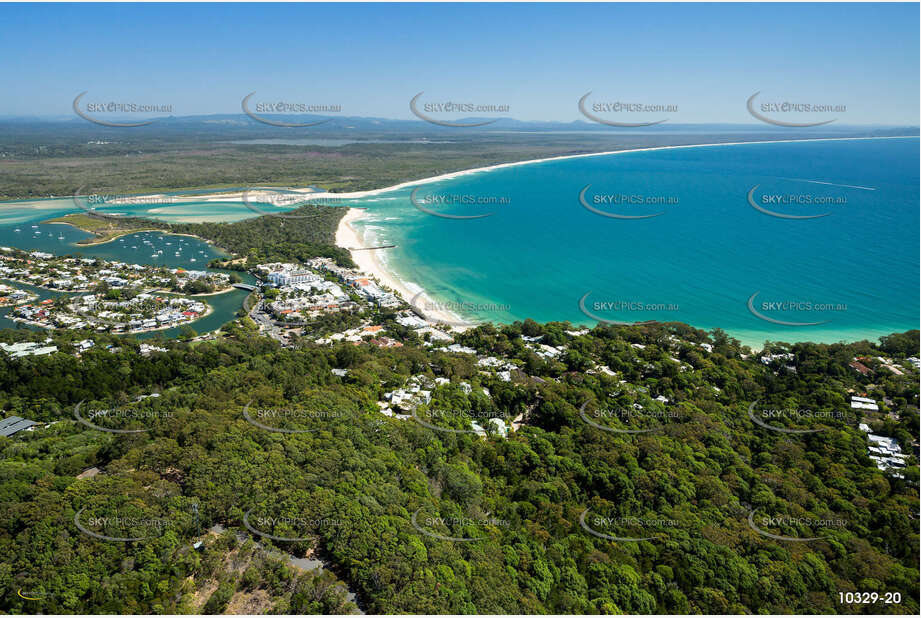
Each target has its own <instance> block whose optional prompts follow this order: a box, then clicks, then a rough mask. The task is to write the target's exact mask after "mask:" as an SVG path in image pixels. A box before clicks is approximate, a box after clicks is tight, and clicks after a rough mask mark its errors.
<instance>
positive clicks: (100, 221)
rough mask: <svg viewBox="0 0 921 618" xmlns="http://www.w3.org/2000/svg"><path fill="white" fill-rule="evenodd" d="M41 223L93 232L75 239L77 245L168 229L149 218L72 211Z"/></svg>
mask: <svg viewBox="0 0 921 618" xmlns="http://www.w3.org/2000/svg"><path fill="white" fill-rule="evenodd" d="M41 223H56V224H66V225H72V226H73V227H75V228H77V229H79V230H83V231H84V232H89V233H90V234H93V236H92V237H90V238H84V239H82V240H79V241H77V244H78V245H84V246H89V245H101V244H104V243H107V242H111V241H113V240H115V239H116V238H119V237H120V236H126V235H128V234H136V233H138V232H161V231H164V230H166V229H168V227H169V226H168V225H167V224H162V225H158V222H156V221H153V220H150V219H139V218H136V217H125V218H119V217H115V216H113V215H105V216H102V215H92V214H89V213H73V214H69V215H64V216H62V217H55V218H53V219H47V220H45V221H42V222H41Z"/></svg>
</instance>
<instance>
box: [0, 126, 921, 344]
mask: <svg viewBox="0 0 921 618" xmlns="http://www.w3.org/2000/svg"><path fill="white" fill-rule="evenodd" d="M918 147H919V143H918V138H902V139H872V140H838V141H815V142H799V143H773V144H768V143H765V144H743V145H721V146H706V147H694V148H678V149H664V150H654V151H645V152H642V151H640V152H628V153H621V154H615V155H606V156H598V157H585V158H578V159H565V160H558V161H548V162H543V163H535V164H529V165H522V166H517V167H510V168H504V169H498V170H493V171H488V172H478V173H473V174H469V175H465V176H461V177H458V178H454V179H450V180H444V181H439V182H434V183H429V184H424V185H419V186H418V187H416V188H415V189H416V193H415V197H414V198H413V199H414V200H415V205H414V203H413V200H412V199H411V195H412V192H413V190H414V188H413V187H408V188H402V189H398V190H394V191H388V192H384V193H381V194H378V195H376V196H373V197H368V198H364V199H361V200H348V201H347V202H346V201H344V202H345V203H344V204H343V205H348V206H358V207H363V208H367V209H368V211H367V216H366V217H365V218H364V219H362V220H361V221H360V222H359V223H358V224H357V227H358V228H359V230H360V231H361V232H362V233H363V234H364V235H365V238H366V240H367V241H368V242H373V243H375V244H396V245H398V247H397V248H396V249H388V250H382V251H381V252H380V255H381V257H382V258H383V259H384V261H385V262H386V264H387V267H388V268H390V269H391V270H393V271H394V272H395V273H396V274H397V275H398V276H399V277H400V278H401V279H403V280H404V281H407V282H411V283H414V284H417V285H419V286H422V287H423V288H425V289H426V291H427V292H428V293H429V294H430V295H431V296H433V297H435V298H436V299H437V300H438V301H440V302H443V303H446V304H448V305H449V308H454V309H459V311H458V312H459V313H461V314H462V315H463V316H464V317H465V318H469V319H477V320H493V321H497V322H510V321H513V320H517V319H524V318H527V317H530V318H533V319H535V320H538V321H549V320H569V321H571V322H572V323H573V324H583V325H586V326H592V325H594V324H596V323H597V319H603V320H610V321H616V322H638V321H643V320H660V321H681V322H686V323H688V324H690V325H692V326H695V327H697V328H703V329H711V328H716V327H719V328H722V329H724V330H726V331H728V332H729V333H730V334H731V335H733V336H735V337H737V338H739V339H741V340H742V341H743V342H744V343H747V344H750V345H757V346H760V344H761V343H763V342H764V340H766V339H770V340H782V341H791V342H792V341H807V340H811V341H821V342H834V341H840V340H845V341H851V340H858V339H863V338H870V339H875V338H877V337H879V336H880V335H885V334H889V333H892V332H896V331H903V330H907V329H910V328H917V327H918V322H919V301H918V290H919V274H918V273H919V259H918V244H919V233H918V229H919V205H918V195H919V174H918V168H919V156H918ZM583 191H584V193H583ZM580 193H581V194H582V198H583V200H582V201H580ZM439 200H447V202H453V203H446V202H445V201H439ZM750 200H751V202H754V204H755V206H757V207H759V208H761V209H762V210H758V209H756V207H754V206H753V205H752V203H751V202H750ZM583 201H584V202H585V205H584V204H583ZM819 201H824V202H825V203H822V204H818V203H816V202H819ZM471 202H473V203H471ZM612 202H613V203H612ZM810 202H811V203H810ZM586 205H587V206H588V207H591V208H592V209H594V210H595V211H596V212H593V211H592V210H589V208H587V207H586ZM417 206H418V207H417ZM259 207H260V210H263V211H268V210H271V209H272V208H273V207H272V206H269V205H266V204H260V205H259ZM420 207H421V208H424V209H426V210H428V211H430V212H436V213H438V214H447V215H454V216H471V215H478V214H487V213H491V214H490V216H488V217H483V218H477V219H452V218H443V217H438V216H434V215H432V214H428V213H426V212H423V210H421V209H420ZM763 210H766V211H769V212H772V213H774V214H778V215H797V216H812V215H827V216H822V217H818V218H810V219H790V218H783V217H777V216H772V215H770V214H766V213H765V212H763ZM105 211H106V212H120V213H124V214H130V215H137V216H151V217H156V218H161V219H163V220H167V221H173V222H182V221H201V220H210V221H235V220H240V219H244V218H248V217H252V216H256V213H255V212H253V211H252V210H250V209H247V208H246V207H245V206H244V205H243V204H241V203H237V202H206V201H201V200H196V199H195V197H194V196H189V197H187V198H182V201H180V202H179V203H169V204H145V205H135V206H130V207H127V206H120V207H117V206H107V207H106V208H105ZM68 212H80V210H79V209H78V208H76V207H75V205H74V202H73V200H71V199H70V198H64V199H46V200H34V201H28V202H5V203H0V246H15V247H19V248H23V249H38V250H43V251H49V252H51V253H56V254H64V253H82V254H84V255H87V256H90V255H93V256H99V257H104V258H107V259H119V260H123V261H128V262H135V263H144V264H148V263H152V264H166V265H170V266H173V267H175V266H182V267H185V268H203V267H204V265H205V264H206V263H207V261H208V260H209V259H211V258H212V257H214V256H216V255H218V252H217V251H216V250H215V249H214V248H213V247H210V246H209V245H207V244H206V243H203V242H201V241H198V240H196V239H191V238H185V239H183V251H182V252H181V255H180V256H175V255H174V251H173V250H174V249H176V243H177V242H178V241H177V239H178V237H175V236H164V235H162V234H158V233H149V234H143V235H142V236H143V238H141V237H139V238H133V237H127V238H126V239H125V241H123V242H114V243H108V244H105V245H97V246H94V247H80V246H77V245H75V244H74V243H75V242H76V241H77V240H79V239H81V238H84V237H85V236H87V234H85V233H84V232H81V231H79V230H76V229H73V228H71V227H69V226H63V225H44V224H40V223H39V221H42V220H44V219H47V218H50V217H54V216H58V215H61V214H65V213H68ZM599 213H602V214H599ZM659 213H661V214H659ZM649 214H657V215H658V216H655V217H651V218H644V219H623V218H615V217H610V216H604V215H626V216H643V215H649ZM33 225H37V226H38V228H32V226H33ZM17 229H18V230H19V231H16V230H17ZM144 239H147V240H150V241H151V242H153V243H154V244H155V245H156V249H160V250H163V254H160V255H158V256H157V257H153V255H154V251H151V250H150V249H151V246H150V245H147V244H144V243H143V242H142V241H143V240H144ZM167 242H172V243H173V244H172V245H169V246H168V247H167V245H166V243H167ZM132 247H136V248H132ZM167 248H169V249H170V250H169V251H168V250H167ZM191 257H196V258H198V259H197V262H196V263H192V262H190V261H189V259H190V258H191ZM245 295H246V293H245V292H233V293H231V294H226V295H222V296H219V297H209V302H212V303H213V304H215V305H216V309H217V310H216V311H215V313H214V314H213V315H212V316H209V318H206V320H207V321H208V324H207V325H206V324H204V322H205V320H202V321H201V322H200V323H198V324H196V325H195V328H196V330H199V331H200V332H201V331H203V330H210V329H211V328H216V327H218V326H220V324H221V323H223V322H224V321H227V320H229V319H231V318H232V317H233V312H234V311H236V309H237V308H239V306H240V303H241V302H242V299H243V297H245ZM586 295H588V296H586ZM753 295H755V297H754V299H752V296H753ZM580 299H584V300H583V303H582V306H581V307H580V302H579V301H580ZM750 299H751V302H750ZM781 303H783V304H781ZM217 304H220V305H221V306H220V307H217ZM749 304H751V307H750V306H749ZM224 305H226V307H225V306H224ZM583 309H584V311H583ZM586 312H587V313H589V314H591V316H592V317H590V316H589V315H587V314H586ZM759 316H760V317H759ZM772 320H773V321H772ZM813 323H819V324H814V325H813ZM9 324H10V323H9V321H7V320H3V319H0V325H2V326H8V325H9ZM206 326H207V328H206Z"/></svg>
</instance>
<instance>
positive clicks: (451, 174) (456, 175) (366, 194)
mask: <svg viewBox="0 0 921 618" xmlns="http://www.w3.org/2000/svg"><path fill="white" fill-rule="evenodd" d="M918 137H919V136H917V135H884V136H879V137H815V138H805V139H780V140H762V141H751V142H716V143H712V144H679V145H676V146H649V147H644V148H625V149H623V150H608V151H605V152H587V153H583V154H573V155H559V156H555V157H544V158H542V159H526V160H524V161H513V162H511V163H497V164H495V165H487V166H484V167H474V168H471V169H468V170H460V171H457V172H448V173H446V174H440V175H438V176H430V177H428V178H421V179H419V180H408V181H406V182H401V183H399V184H396V185H391V186H389V187H383V188H381V189H369V190H367V191H353V192H350V193H329V192H324V193H316V192H312V193H310V195H311V196H313V197H317V198H327V199H329V198H339V199H360V198H365V197H373V196H376V195H380V194H382V193H387V192H389V191H396V190H399V189H405V188H407V187H414V186H416V185H424V184H430V183H433V182H439V181H441V180H452V179H454V178H460V177H462V176H467V175H470V174H475V173H478V172H491V171H493V170H498V169H506V168H509V167H518V166H521V165H533V164H535V163H546V162H548V161H563V160H566V159H583V158H586V157H605V156H609V155H616V154H625V153H628V152H652V151H655V150H677V149H681V148H709V147H714V146H746V145H751V144H792V143H798V142H837V141H856V140H871V139H907V138H913V139H918ZM291 191H298V190H297V189H291Z"/></svg>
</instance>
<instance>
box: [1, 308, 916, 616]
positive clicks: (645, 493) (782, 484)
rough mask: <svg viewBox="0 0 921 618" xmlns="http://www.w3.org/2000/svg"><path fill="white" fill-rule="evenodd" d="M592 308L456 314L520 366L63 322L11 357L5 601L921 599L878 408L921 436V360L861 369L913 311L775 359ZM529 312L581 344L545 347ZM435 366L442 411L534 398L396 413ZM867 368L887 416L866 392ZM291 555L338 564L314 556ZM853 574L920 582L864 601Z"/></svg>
mask: <svg viewBox="0 0 921 618" xmlns="http://www.w3.org/2000/svg"><path fill="white" fill-rule="evenodd" d="M571 329H572V326H571V325H569V324H563V323H549V324H537V323H535V322H532V321H526V322H519V323H515V324H511V325H508V326H504V327H496V326H492V325H483V326H480V327H478V328H476V329H472V330H470V331H467V332H465V333H463V334H461V335H458V337H457V341H458V343H461V344H463V345H466V346H470V347H473V348H475V349H476V350H477V352H478V353H479V354H480V355H491V356H495V357H499V358H502V359H506V360H507V361H508V362H510V363H512V364H514V365H515V366H516V367H517V370H516V371H514V372H513V376H512V379H511V380H510V381H507V382H506V381H503V380H499V379H497V378H496V375H495V374H494V373H490V372H483V371H481V367H480V366H478V365H477V361H476V358H477V357H476V356H473V355H469V354H451V353H447V352H445V351H439V350H433V349H431V348H429V347H425V346H423V345H418V344H417V343H413V341H412V340H411V338H404V339H403V341H404V343H405V345H404V346H403V347H400V348H378V347H376V346H374V345H369V344H360V345H351V344H340V345H335V346H325V347H324V346H317V345H314V344H303V345H300V346H299V347H297V349H284V348H281V347H280V346H279V345H278V344H277V343H275V342H274V341H272V340H270V339H267V338H265V337H261V336H259V335H257V334H256V333H255V332H254V330H253V328H252V325H251V324H248V322H247V320H246V319H243V320H240V321H237V322H235V323H232V324H230V325H228V326H226V327H225V329H224V336H223V337H221V338H219V339H218V340H216V341H213V342H198V343H195V344H187V343H181V342H178V341H172V342H165V343H161V344H159V345H161V346H163V347H165V348H167V350H166V351H165V352H156V353H153V354H150V355H149V356H144V355H141V354H140V353H139V351H138V344H137V343H136V342H134V341H133V340H131V339H119V338H115V337H109V336H106V335H102V336H100V337H99V338H97V340H98V341H99V343H98V345H97V346H96V347H95V348H93V349H92V350H89V351H86V352H84V353H83V354H82V356H80V357H77V356H75V355H74V354H73V353H72V350H71V347H70V345H69V344H68V341H69V340H77V339H78V338H79V337H80V334H79V333H59V334H56V335H55V338H56V342H57V343H58V344H59V345H60V347H61V351H60V352H58V353H55V354H52V355H49V356H43V357H27V358H22V359H9V358H6V357H2V355H0V408H2V409H3V410H4V411H5V415H10V414H16V415H19V416H23V417H26V418H30V419H33V420H36V421H41V422H45V423H53V424H50V425H48V426H45V427H43V428H40V429H37V430H35V431H34V432H20V433H19V434H16V435H15V436H13V437H11V438H0V511H2V518H0V556H2V557H3V560H2V564H0V599H2V600H0V609H2V610H3V611H7V612H13V613H15V612H20V613H21V612H29V613H37V612H43V613H80V612H86V613H117V612H137V613H148V612H166V613H182V612H206V613H213V612H222V611H239V610H240V609H241V608H242V609H246V610H248V611H252V612H254V613H262V612H299V613H313V612H319V613H333V612H343V611H354V606H353V605H352V604H351V603H349V602H348V601H347V600H346V598H345V594H346V592H345V587H346V586H347V587H348V589H349V590H351V591H352V592H354V593H356V594H357V599H358V602H359V603H360V605H361V607H362V608H363V609H364V610H365V611H367V612H369V613H381V612H388V613H404V612H412V613H511V614H515V613H546V612H553V613H583V612H585V613H622V612H629V613H697V612H702V613H901V614H917V613H918V610H919V590H918V578H919V573H918V560H919V536H918V523H917V522H918V520H917V514H918V465H917V464H918V461H917V457H916V456H912V457H911V459H910V460H909V466H908V467H907V468H905V469H903V470H902V471H901V473H902V476H903V477H904V478H898V477H896V476H895V475H893V474H888V473H885V472H882V471H880V470H877V468H876V467H875V466H874V465H873V462H872V461H871V460H869V459H868V457H867V445H866V438H865V436H864V434H863V433H862V432H861V431H860V430H858V428H857V427H856V424H857V423H858V422H870V423H871V425H872V426H873V428H874V430H875V431H877V432H881V433H884V434H885V435H890V436H894V437H897V438H898V439H900V440H902V441H903V444H904V445H905V447H906V448H909V444H910V442H911V441H915V440H917V438H918V375H917V372H916V371H915V372H912V371H910V370H908V371H906V374H905V375H904V376H898V375H895V374H892V373H889V372H883V371H879V372H876V373H875V374H873V375H868V376H865V375H862V374H860V373H858V372H856V371H854V370H853V369H852V368H851V367H849V363H850V362H851V361H852V360H853V359H854V358H855V357H857V356H861V357H867V358H873V357H875V356H878V355H891V356H893V357H896V358H900V359H901V358H903V357H904V355H906V354H909V353H910V354H911V355H914V356H917V355H918V331H912V332H910V333H905V334H895V335H892V336H891V337H887V338H884V340H883V342H881V344H880V345H874V344H872V343H870V342H858V343H852V344H833V345H825V344H808V343H803V344H795V345H789V344H783V343H776V342H774V343H772V342H768V344H767V348H766V352H773V353H781V352H782V353H790V354H792V355H793V361H792V363H791V362H786V363H779V364H778V363H768V364H765V363H762V362H761V361H760V359H759V357H758V356H759V355H757V354H756V355H750V352H751V351H750V350H748V349H747V348H743V347H742V346H740V345H739V343H738V342H737V341H735V340H733V339H732V338H731V337H728V336H726V334H725V333H722V332H720V331H714V332H712V333H709V334H708V333H704V332H702V331H698V330H695V329H692V328H690V327H687V326H685V325H680V324H654V325H647V326H633V327H614V326H604V327H603V326H599V327H596V328H595V329H593V330H592V331H591V332H588V333H585V334H578V333H577V334H575V335H574V334H572V333H571V332H567V331H571ZM387 332H388V333H389V334H390V336H393V337H400V333H399V331H398V330H396V329H389V328H388V331H387ZM523 335H524V336H528V337H534V336H542V337H543V338H544V339H543V341H544V342H546V343H548V344H550V345H556V346H563V347H565V353H564V354H563V355H561V356H560V357H559V358H557V359H555V360H552V359H551V360H548V359H545V358H541V357H539V356H537V355H536V354H535V353H534V351H533V350H532V349H531V348H529V347H528V346H527V342H526V341H525V340H524V339H522V336H523ZM38 336H40V335H38V334H35V333H22V332H14V331H3V332H2V333H0V338H2V339H3V340H5V341H12V340H18V339H25V338H30V337H32V338H34V337H38ZM41 336H44V335H41ZM107 343H108V345H111V346H114V347H112V348H109V349H106V344H107ZM700 344H709V345H710V346H712V351H708V350H707V349H705V348H704V347H703V346H701V345H700ZM867 362H868V363H869V362H870V361H867ZM791 364H792V365H794V366H795V368H796V371H790V370H788V369H787V366H789V365H791ZM602 367H603V368H604V370H602ZM332 369H347V370H348V372H347V373H346V374H345V375H344V376H340V375H336V374H333V373H332ZM340 373H341V372H340ZM412 376H422V377H426V378H432V379H434V378H438V377H440V378H445V379H447V380H448V381H449V382H448V383H445V382H444V381H441V382H440V384H439V385H438V386H437V387H435V388H434V389H433V391H432V400H431V402H430V403H429V404H428V406H426V408H427V409H428V410H429V411H433V410H436V409H440V410H454V411H457V412H460V411H463V412H465V413H467V414H470V415H471V416H475V417H476V418H483V417H491V416H495V417H499V418H503V419H506V420H508V421H511V420H513V419H515V418H519V417H520V419H521V421H522V422H523V424H522V425H521V426H520V427H519V428H518V430H517V431H514V432H512V433H511V434H510V435H509V437H508V438H507V439H503V438H502V437H501V436H499V435H496V434H495V433H491V435H489V436H488V437H486V438H485V439H483V438H479V437H477V436H476V435H474V434H472V433H467V432H450V431H445V430H444V429H439V428H437V427H436V428H430V427H428V426H426V425H423V424H422V423H419V422H416V421H415V420H413V419H397V418H393V417H385V416H383V415H381V413H380V412H379V408H378V405H377V402H378V401H380V400H381V399H382V397H383V394H384V392H386V391H391V390H393V389H394V388H398V387H400V386H403V385H404V384H406V382H407V380H409V379H410V378H411V377H412ZM462 385H467V386H468V387H469V388H461V386H462ZM484 388H485V389H486V391H484V390H483V389H484ZM150 393H158V394H159V395H160V396H159V397H156V398H152V397H148V398H144V399H141V400H140V401H139V400H138V399H139V397H140V396H142V395H147V394H150ZM851 394H868V395H869V396H871V397H873V398H874V399H876V400H879V401H880V404H881V413H882V414H881V415H880V416H879V417H878V418H873V419H870V418H867V417H863V416H860V411H859V410H851V409H850V408H849V407H848V398H849V395H851ZM659 397H661V398H662V399H664V400H667V402H663V401H662V400H661V399H658V398H659ZM755 401H761V402H765V405H770V406H774V407H777V408H783V409H809V410H813V411H816V412H832V411H836V412H838V414H827V415H816V416H815V417H814V418H810V419H808V420H806V421H797V423H801V424H791V423H792V421H789V419H787V420H786V421H784V420H781V421H775V422H776V423H777V424H778V426H787V427H789V428H798V429H803V428H808V429H813V430H816V431H814V432H813V433H804V434H789V433H781V432H776V431H771V430H767V429H765V428H763V427H761V426H759V425H757V424H755V423H753V422H752V420H751V418H750V416H749V414H748V412H747V410H748V409H749V406H751V404H752V403H753V402H755ZM886 402H889V403H886ZM78 404H79V405H80V406H81V408H80V409H81V410H83V411H84V414H83V418H87V419H89V418H90V414H91V413H92V412H91V411H93V410H95V411H97V412H98V411H99V410H103V409H104V410H109V411H112V410H131V411H132V413H131V414H126V415H122V416H118V415H115V414H109V415H108V416H106V415H97V416H95V417H93V418H92V421H93V422H94V423H96V424H98V425H99V426H106V427H108V428H119V429H124V430H128V431H133V433H111V432H108V431H100V430H97V429H93V428H91V427H89V426H87V425H86V424H84V423H81V422H80V421H78V420H77V419H76V417H75V415H74V409H75V407H76V406H77V405H78ZM634 404H636V405H639V406H641V407H642V408H643V409H644V410H647V411H649V410H660V411H663V412H669V414H663V415H661V416H659V417H656V418H654V419H653V422H652V423H651V424H647V425H639V427H642V428H644V429H654V431H648V432H643V433H632V434H631V433H623V432H620V431H612V429H623V428H626V427H636V426H635V425H629V424H628V423H625V422H624V420H623V418H609V417H604V416H603V415H598V414H597V412H598V411H599V410H604V409H637V408H633V405H634ZM889 412H892V414H891V415H890V414H888V413H889ZM586 415H590V416H586ZM462 416H463V415H461V414H459V415H458V417H461V418H462ZM248 418H249V419H255V420H257V421H259V422H260V423H261V424H263V425H267V424H268V425H274V424H277V425H278V427H286V428H289V429H293V431H292V432H279V431H272V430H267V429H265V428H262V427H260V426H258V425H256V424H254V423H252V422H250V421H249V420H248ZM426 418H430V419H431V418H435V415H434V414H430V415H429V416H428V417H426ZM584 418H589V419H591V420H592V421H593V422H594V423H595V424H591V423H588V422H585V420H584ZM645 420H646V421H649V419H645ZM457 421H458V419H457V418H453V419H443V420H439V421H438V422H443V423H444V425H443V427H444V428H450V427H455V428H457V427H464V426H465V425H466V423H465V422H457ZM784 423H787V424H786V425H784ZM93 467H95V468H98V469H99V470H100V471H99V473H98V474H96V475H95V476H87V475H85V474H81V473H83V472H84V471H86V470H87V469H90V468H93ZM78 475H80V476H81V477H83V478H79V479H78V478H77V476H78ZM750 517H754V519H752V520H751V521H753V522H754V523H755V524H756V525H757V526H758V527H759V528H760V529H762V530H763V531H765V532H767V533H769V534H776V535H778V536H782V537H788V538H793V539H799V540H792V541H791V540H778V539H776V538H772V537H769V536H766V535H765V534H761V533H759V532H758V531H757V530H756V528H755V527H753V526H752V525H750V519H749V518H750ZM107 518H108V519H107ZM100 522H103V523H100ZM78 523H79V524H80V525H82V526H83V527H86V528H87V529H89V530H91V531H96V532H97V533H104V534H106V535H108V536H113V537H124V538H134V539H136V540H132V541H111V540H105V539H100V538H97V537H94V536H92V535H89V534H86V533H84V532H82V531H81V530H80V528H78V526H77V525H76V524H78ZM215 526H217V527H215ZM254 530H255V532H254ZM267 535H271V536H267ZM271 537H276V538H278V539H286V540H274V539H273V538H271ZM610 537H616V538H617V539H619V540H612V539H611V538H610ZM813 537H814V540H809V541H804V540H802V539H806V538H813ZM641 538H642V539H643V540H639V539H641ZM198 540H201V541H203V546H202V547H200V548H199V549H197V550H196V549H194V548H193V547H192V544H193V543H194V542H196V541H198ZM289 554H290V555H292V556H295V557H304V556H313V557H319V558H321V559H322V560H323V561H324V562H325V563H326V564H327V565H328V566H329V570H327V571H325V572H324V573H323V574H322V575H319V576H318V575H316V574H314V573H313V572H309V571H300V570H298V569H297V568H296V567H295V566H293V565H292V564H291V563H290V561H289V560H288V559H286V558H285V556H287V555H289ZM848 591H866V592H877V593H879V594H881V595H882V594H884V593H886V592H898V593H900V595H901V599H900V602H899V603H897V604H896V603H891V604H885V605H884V604H880V603H876V604H848V603H842V602H841V601H840V597H839V593H840V592H848ZM20 592H22V594H20ZM23 594H24V595H25V597H27V598H23Z"/></svg>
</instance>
